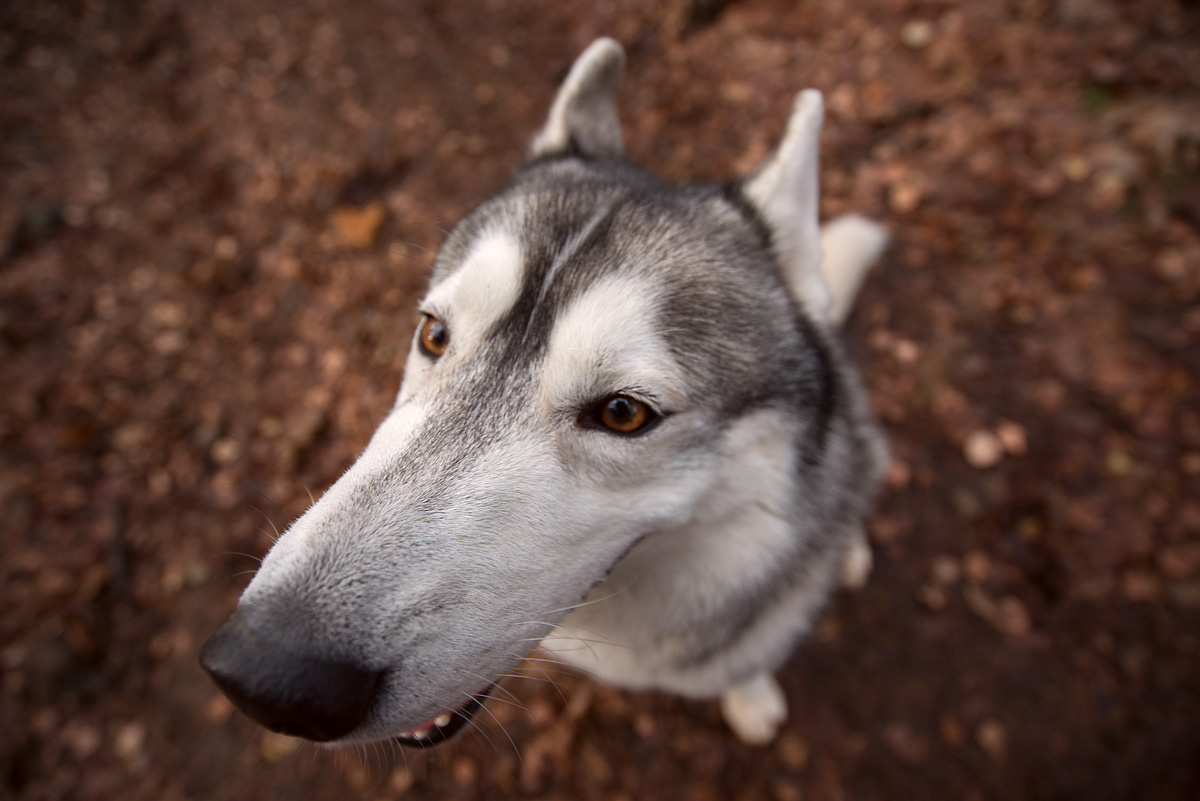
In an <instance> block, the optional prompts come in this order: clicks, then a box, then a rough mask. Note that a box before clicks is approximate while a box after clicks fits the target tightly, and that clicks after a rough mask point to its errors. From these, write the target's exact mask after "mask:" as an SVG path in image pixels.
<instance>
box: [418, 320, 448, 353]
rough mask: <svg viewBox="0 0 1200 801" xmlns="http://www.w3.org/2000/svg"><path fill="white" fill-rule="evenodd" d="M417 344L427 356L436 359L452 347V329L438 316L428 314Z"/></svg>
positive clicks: (422, 324)
mask: <svg viewBox="0 0 1200 801" xmlns="http://www.w3.org/2000/svg"><path fill="white" fill-rule="evenodd" d="M417 345H418V346H419V347H420V348H421V352H422V353H424V354H425V355H426V356H428V357H429V358H431V359H436V358H437V357H439V356H441V355H442V354H443V353H445V352H446V348H448V347H450V329H449V328H447V327H446V324H445V323H443V322H442V321H441V320H439V319H438V318H436V317H431V316H429V315H426V316H425V322H423V323H421V330H420V332H419V333H418V334H417Z"/></svg>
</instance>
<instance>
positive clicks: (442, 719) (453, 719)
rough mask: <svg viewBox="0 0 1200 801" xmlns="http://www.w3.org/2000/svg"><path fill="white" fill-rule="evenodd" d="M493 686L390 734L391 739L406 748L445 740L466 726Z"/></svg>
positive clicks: (436, 743)
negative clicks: (453, 707)
mask: <svg viewBox="0 0 1200 801" xmlns="http://www.w3.org/2000/svg"><path fill="white" fill-rule="evenodd" d="M494 686H495V685H490V686H488V687H486V688H485V689H484V690H483V691H482V692H481V693H479V694H478V695H472V696H471V699H470V700H469V701H467V702H466V703H465V704H463V705H462V706H460V707H457V708H455V709H451V710H448V711H446V712H443V713H442V714H440V715H438V716H437V717H435V718H433V719H432V720H428V721H426V722H424V723H422V724H421V725H420V726H414V727H413V728H411V729H409V730H408V731H403V732H400V733H399V734H394V735H392V740H393V741H394V742H396V743H398V744H400V745H403V746H405V747H407V748H432V747H433V746H435V745H439V744H440V743H444V742H446V741H447V740H449V739H450V738H452V737H454V736H455V735H456V734H458V733H459V732H460V731H462V730H463V729H464V728H466V726H467V724H468V723H470V722H471V718H473V717H475V713H476V712H478V711H479V710H480V709H482V708H483V701H484V699H485V698H487V697H489V695H490V694H491V691H492V687H494Z"/></svg>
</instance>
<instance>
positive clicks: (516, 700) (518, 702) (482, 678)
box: [459, 668, 529, 712]
mask: <svg viewBox="0 0 1200 801" xmlns="http://www.w3.org/2000/svg"><path fill="white" fill-rule="evenodd" d="M459 672H461V673H466V674H467V675H468V676H474V677H475V678H477V679H479V680H480V681H482V682H484V684H485V685H488V684H490V685H491V686H493V687H495V688H496V689H497V690H500V691H501V692H503V693H505V694H506V695H508V697H509V698H511V699H512V700H513V706H516V707H519V708H520V709H524V710H525V711H526V712H528V711H529V709H527V708H526V707H525V706H524V705H523V704H521V700H520V699H519V698H517V696H515V695H513V694H512V693H511V692H509V691H508V689H506V688H504V687H501V686H500V685H499V684H497V683H494V682H491V681H489V680H488V678H487V677H486V676H481V675H479V674H478V673H474V672H472V671H470V670H465V669H462V668H460V669H459ZM491 697H492V696H490V695H485V696H484V698H491ZM496 700H498V701H499V700H503V699H499V698H498V699H496ZM505 703H509V702H507V701H505Z"/></svg>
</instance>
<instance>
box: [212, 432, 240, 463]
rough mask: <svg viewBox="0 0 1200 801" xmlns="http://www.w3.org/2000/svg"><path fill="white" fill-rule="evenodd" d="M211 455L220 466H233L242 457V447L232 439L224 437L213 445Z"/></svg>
mask: <svg viewBox="0 0 1200 801" xmlns="http://www.w3.org/2000/svg"><path fill="white" fill-rule="evenodd" d="M209 455H210V456H212V459H213V461H214V462H216V463H217V464H219V465H227V464H232V463H233V462H236V461H237V460H238V459H239V458H240V457H241V455H242V446H241V443H239V442H238V441H237V440H236V439H233V438H232V437H222V438H221V439H219V440H217V441H216V442H214V443H213V445H212V448H211V449H210V450H209Z"/></svg>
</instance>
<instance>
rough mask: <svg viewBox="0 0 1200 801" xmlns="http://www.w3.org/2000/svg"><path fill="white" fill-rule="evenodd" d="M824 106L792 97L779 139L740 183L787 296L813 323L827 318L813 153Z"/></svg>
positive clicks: (810, 96) (809, 93) (809, 97)
mask: <svg viewBox="0 0 1200 801" xmlns="http://www.w3.org/2000/svg"><path fill="white" fill-rule="evenodd" d="M824 116H825V106H824V102H823V101H822V99H821V93H820V92H818V91H817V90H815V89H806V90H804V91H803V92H801V93H800V94H798V95H796V102H795V105H794V106H793V107H792V116H791V118H790V119H789V120H788V125H787V131H786V132H785V133H784V135H783V141H782V142H781V143H780V144H779V147H778V148H777V149H776V150H775V152H774V153H772V154H771V155H770V156H769V157H768V158H767V160H766V161H765V162H764V163H763V164H762V165H761V166H760V167H759V168H758V169H757V170H756V171H755V172H754V174H753V175H751V176H750V177H748V178H746V179H745V181H744V182H743V183H742V191H743V193H744V194H745V196H746V198H747V199H748V200H749V201H750V202H751V203H752V204H753V205H754V206H755V207H756V208H757V209H758V210H759V212H760V213H761V214H762V216H763V218H764V219H765V220H766V221H767V223H768V224H769V225H770V227H771V234H772V239H773V243H774V245H775V251H776V254H777V256H778V258H779V262H780V267H781V268H782V269H783V272H784V276H785V277H786V278H787V280H788V282H789V284H790V286H791V289H792V293H793V294H794V295H795V296H796V298H797V300H799V301H800V302H801V303H802V304H803V305H804V307H805V309H806V310H808V312H809V313H810V314H812V315H813V316H815V317H816V318H817V319H820V320H824V319H827V317H828V313H829V303H830V298H829V289H828V288H827V287H826V285H825V281H824V279H823V278H822V277H821V234H820V227H819V226H818V224H817V211H818V208H817V206H818V195H817V179H818V177H819V171H820V170H819V165H818V163H817V151H818V149H819V147H820V140H821V121H822V119H823V118H824Z"/></svg>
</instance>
